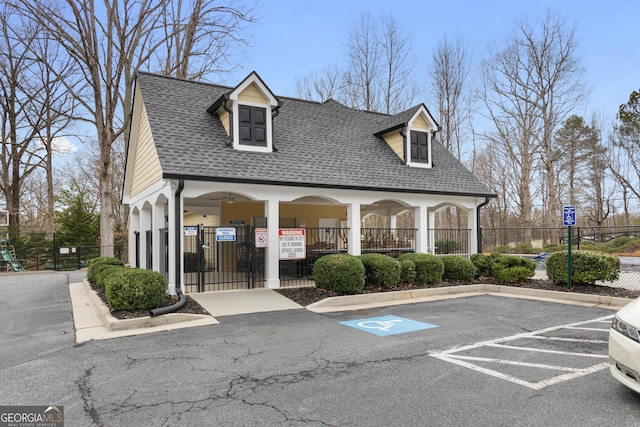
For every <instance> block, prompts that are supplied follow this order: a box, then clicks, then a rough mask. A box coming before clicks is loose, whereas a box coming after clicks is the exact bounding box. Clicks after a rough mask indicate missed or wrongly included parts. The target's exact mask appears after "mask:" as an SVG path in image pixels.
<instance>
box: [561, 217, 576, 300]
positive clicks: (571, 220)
mask: <svg viewBox="0 0 640 427" xmlns="http://www.w3.org/2000/svg"><path fill="white" fill-rule="evenodd" d="M562 223H563V225H564V226H565V227H567V231H568V233H569V242H568V243H569V248H568V251H567V286H568V287H569V289H571V286H572V285H571V234H572V232H571V227H572V226H574V225H576V207H575V206H564V208H563V209H562Z"/></svg>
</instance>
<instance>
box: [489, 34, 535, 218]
mask: <svg viewBox="0 0 640 427" xmlns="http://www.w3.org/2000/svg"><path fill="white" fill-rule="evenodd" d="M490 52H491V57H490V59H487V60H484V61H483V62H482V64H481V71H482V74H481V87H482V88H483V90H482V92H481V93H480V98H481V100H482V102H483V103H484V106H485V110H486V114H487V117H488V118H489V119H490V120H491V123H492V125H493V126H494V128H495V130H494V131H493V132H489V133H487V134H485V136H484V137H485V139H486V140H487V141H488V144H490V145H491V146H493V147H494V149H495V150H496V153H498V156H499V157H500V158H501V159H502V160H501V161H502V165H501V166H502V167H504V168H506V170H505V171H504V173H503V174H502V176H503V177H504V178H505V179H507V181H508V182H506V183H505V184H504V186H506V187H510V186H512V187H513V188H512V191H509V189H508V188H505V190H506V191H509V193H508V194H509V195H510V196H512V197H513V198H514V199H513V200H512V201H511V202H509V200H508V199H507V198H505V203H508V205H507V206H510V207H511V208H513V209H514V210H515V211H516V212H517V215H518V216H519V218H520V221H521V223H522V226H523V227H530V226H531V225H532V224H531V212H532V205H533V201H532V195H531V191H532V190H531V187H532V181H533V173H534V170H535V165H536V144H535V135H536V133H537V131H538V129H539V128H540V121H539V119H538V116H537V115H536V114H535V111H534V106H533V104H532V103H531V102H529V98H531V97H532V96H533V95H534V94H533V90H532V88H531V87H530V85H527V84H517V83H516V82H518V81H523V82H526V81H527V80H528V70H527V69H526V68H525V67H524V66H523V63H522V61H521V56H520V52H519V50H518V48H517V46H514V45H510V46H507V47H506V48H505V49H503V50H495V49H492V50H490Z"/></svg>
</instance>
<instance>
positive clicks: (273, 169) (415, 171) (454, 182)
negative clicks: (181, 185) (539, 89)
mask: <svg viewBox="0 0 640 427" xmlns="http://www.w3.org/2000/svg"><path fill="white" fill-rule="evenodd" d="M137 85H138V87H139V88H140V90H141V93H142V97H143V100H144V102H145V107H146V110H147V115H148V118H149V123H150V126H151V132H152V134H153V138H154V141H155V144H156V149H157V152H158V156H159V160H160V165H161V168H162V175H163V177H164V178H174V179H175V178H184V179H193V180H210V181H225V182H248V183H252V182H253V183H263V184H266V183H268V184H280V185H295V186H311V187H328V188H357V189H372V190H383V191H401V192H412V193H445V194H463V195H478V196H492V193H491V191H490V190H489V188H488V187H487V186H486V185H484V184H483V183H481V182H480V181H479V180H478V179H477V178H476V177H475V176H474V175H473V174H472V173H471V172H470V171H469V170H467V169H466V168H465V167H464V166H463V165H462V164H461V163H460V162H459V161H458V160H457V159H456V158H455V157H454V156H453V155H451V154H450V153H449V152H448V151H447V150H445V149H444V147H443V146H442V145H441V144H439V143H437V142H434V144H433V163H434V167H433V168H432V169H422V168H412V167H408V166H406V165H403V164H402V163H401V160H400V158H398V156H397V155H396V154H395V153H394V152H393V151H392V149H391V148H390V147H389V146H388V145H387V144H386V143H385V141H384V140H383V139H382V138H379V137H376V136H374V133H375V132H377V131H380V130H381V123H383V122H384V120H385V119H386V118H388V117H389V116H385V115H381V114H377V113H371V112H366V111H359V110H354V109H351V108H348V107H345V106H343V105H341V104H339V103H337V102H335V101H328V102H325V103H316V102H310V101H303V100H298V99H293V98H286V97H279V99H280V101H281V102H282V106H281V108H280V114H279V115H278V116H277V117H276V118H275V119H274V122H273V131H274V135H273V144H274V146H275V147H276V148H277V150H278V151H277V152H272V153H254V152H247V151H237V150H234V149H233V148H231V147H229V146H227V145H226V143H227V142H228V137H227V135H226V133H225V130H224V128H223V126H222V123H221V122H220V120H219V119H218V117H217V116H216V115H215V114H213V115H212V114H209V113H207V109H208V108H209V107H210V106H211V105H212V104H213V103H214V102H215V101H216V100H217V99H218V98H220V96H221V95H223V94H224V93H227V92H229V90H230V88H229V87H226V86H219V85H213V84H208V83H201V82H193V81H187V80H179V79H174V78H170V77H164V76H158V75H154V74H147V73H139V74H138V76H137ZM401 114H402V113H401Z"/></svg>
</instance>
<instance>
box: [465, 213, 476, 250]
mask: <svg viewBox="0 0 640 427" xmlns="http://www.w3.org/2000/svg"><path fill="white" fill-rule="evenodd" d="M477 211H478V208H477V207H475V208H472V209H467V228H468V229H469V230H470V231H469V242H468V245H469V247H468V253H467V256H471V255H473V254H475V253H476V252H478V223H477V216H476V212H477Z"/></svg>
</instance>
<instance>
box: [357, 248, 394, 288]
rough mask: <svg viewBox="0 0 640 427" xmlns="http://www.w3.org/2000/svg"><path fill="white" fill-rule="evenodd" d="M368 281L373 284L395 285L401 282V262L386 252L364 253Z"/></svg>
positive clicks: (363, 258) (363, 261)
mask: <svg viewBox="0 0 640 427" xmlns="http://www.w3.org/2000/svg"><path fill="white" fill-rule="evenodd" d="M360 260H361V261H362V264H363V265H364V274H365V278H366V282H367V283H368V284H370V285H373V286H387V287H389V286H394V285H397V284H398V283H399V282H400V263H399V262H398V261H397V260H396V259H395V258H391V257H390V256H388V255H384V254H363V255H360Z"/></svg>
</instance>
